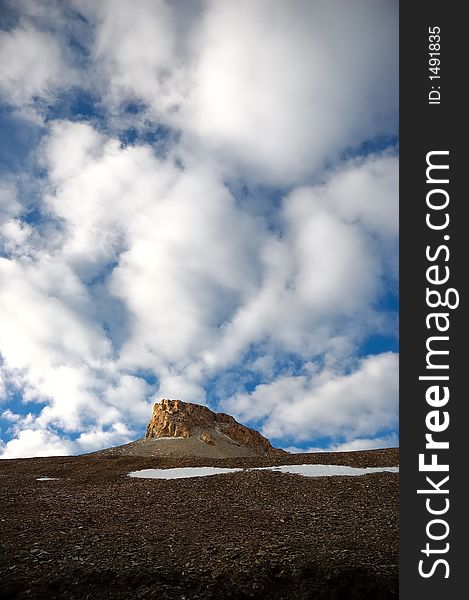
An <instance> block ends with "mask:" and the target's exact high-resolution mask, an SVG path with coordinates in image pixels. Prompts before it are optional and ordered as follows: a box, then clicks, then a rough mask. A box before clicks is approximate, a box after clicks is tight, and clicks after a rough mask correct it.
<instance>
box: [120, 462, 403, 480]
mask: <svg viewBox="0 0 469 600" xmlns="http://www.w3.org/2000/svg"><path fill="white" fill-rule="evenodd" d="M262 470H264V471H265V470H268V471H279V472H281V473H291V474H293V475H303V476H305V477H331V476H333V475H346V476H354V475H368V474H369V473H382V472H384V471H388V472H389V473H398V472H399V467H366V468H363V469H360V468H355V467H342V466H339V465H282V466H280V467H255V468H253V469H223V468H217V467H183V468H180V469H143V470H142V471H132V472H131V473H128V475H129V477H139V478H144V479H185V478H187V477H207V476H209V475H223V474H224V473H235V472H236V471H262Z"/></svg>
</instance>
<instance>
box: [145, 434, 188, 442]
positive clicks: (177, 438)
mask: <svg viewBox="0 0 469 600" xmlns="http://www.w3.org/2000/svg"><path fill="white" fill-rule="evenodd" d="M151 439H152V440H156V441H157V442H159V441H160V440H184V439H185V438H184V437H182V435H178V436H170V437H159V438H151Z"/></svg>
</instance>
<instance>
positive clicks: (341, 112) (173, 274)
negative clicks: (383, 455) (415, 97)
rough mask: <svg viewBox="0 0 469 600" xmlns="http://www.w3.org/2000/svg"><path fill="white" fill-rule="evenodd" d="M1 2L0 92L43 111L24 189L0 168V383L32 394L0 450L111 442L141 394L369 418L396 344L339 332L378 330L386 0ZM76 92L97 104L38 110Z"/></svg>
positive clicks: (375, 430)
mask: <svg viewBox="0 0 469 600" xmlns="http://www.w3.org/2000/svg"><path fill="white" fill-rule="evenodd" d="M18 6H19V9H18V10H20V12H22V16H21V18H19V19H18V20H17V21H15V22H14V24H13V26H12V27H11V29H10V30H9V31H1V32H0V50H1V49H3V50H4V52H3V53H2V52H0V56H3V58H1V59H0V74H1V73H3V75H4V76H3V78H2V81H3V83H2V84H0V86H1V85H3V87H0V94H3V99H4V100H5V101H6V102H8V103H9V104H10V105H13V106H15V107H16V108H17V109H18V110H23V111H24V110H26V109H25V107H26V108H27V107H28V106H29V105H31V104H34V103H35V102H36V101H37V99H39V100H40V102H41V103H42V104H41V106H43V107H44V108H43V110H44V111H45V112H44V114H47V115H48V117H47V119H44V120H41V124H42V125H41V126H42V129H41V132H42V134H41V135H42V138H41V139H40V142H38V145H37V146H36V147H35V149H34V151H35V154H34V155H35V156H36V157H37V164H35V165H34V167H33V168H31V171H30V172H28V173H27V174H25V177H26V178H27V179H28V188H27V191H26V192H25V189H22V188H21V186H18V185H17V183H18V182H17V179H15V177H13V176H9V177H7V178H6V179H5V182H4V183H2V184H0V234H1V236H2V245H1V248H2V257H1V258H0V280H1V285H0V314H1V317H0V351H1V358H2V362H1V365H0V375H1V379H0V381H2V382H3V388H2V389H3V391H4V394H3V396H4V398H5V399H6V400H7V401H8V399H9V398H12V397H14V398H18V397H21V398H22V402H23V403H25V404H29V403H36V404H35V405H34V408H35V410H33V411H32V412H31V414H30V416H28V418H27V419H26V418H24V417H22V416H21V415H22V414H23V413H24V410H21V411H20V410H15V407H14V406H12V408H11V411H10V412H8V410H10V409H9V408H8V409H5V410H4V411H3V413H2V414H3V415H5V416H4V417H3V419H4V420H5V422H7V423H10V425H9V427H10V433H11V435H10V434H9V436H7V438H6V439H8V437H12V439H11V440H10V441H8V442H7V444H6V445H4V446H3V456H13V455H14V454H15V453H16V455H21V456H25V455H31V454H30V453H34V452H39V451H40V450H39V449H40V448H42V449H43V450H42V451H43V452H47V453H71V452H79V451H90V450H92V449H94V448H98V447H101V446H103V445H110V444H113V443H123V442H124V441H127V440H128V439H130V438H131V437H132V436H134V435H136V432H137V431H140V430H141V427H142V425H143V424H144V423H145V421H146V419H147V418H148V415H149V413H150V406H151V403H152V402H153V401H154V400H155V399H156V398H158V397H159V396H165V397H171V396H174V397H180V398H181V399H183V400H187V401H196V402H200V403H208V404H212V405H214V404H215V406H212V407H214V408H217V406H216V404H217V403H218V401H221V405H223V407H224V408H225V409H226V410H229V411H230V412H233V413H234V414H235V415H237V416H238V417H240V418H241V419H242V420H245V421H247V422H254V423H257V422H260V423H261V424H262V427H263V431H264V433H266V434H267V435H270V436H273V437H275V438H277V439H279V440H282V439H285V440H289V441H288V443H290V444H294V443H295V439H296V440H297V441H298V442H300V441H301V442H302V441H304V442H305V443H307V442H308V440H313V442H312V443H314V438H317V437H320V436H323V437H324V436H329V437H330V438H331V440H332V441H331V444H332V445H334V444H335V446H336V447H342V446H343V448H345V447H351V446H353V444H355V443H361V444H362V445H366V444H372V443H374V442H373V441H369V440H377V439H381V438H382V437H383V435H388V434H387V433H382V432H383V431H387V430H388V429H389V430H391V429H392V428H393V427H395V425H396V394H397V387H396V386H397V383H396V381H397V379H396V372H397V371H396V370H397V357H396V355H395V354H392V353H381V354H379V355H372V356H369V357H367V358H363V357H360V352H359V348H360V347H361V345H362V344H363V343H364V341H366V339H367V338H368V337H369V336H370V335H373V334H381V335H382V336H391V337H392V336H395V311H393V310H385V309H383V307H382V306H381V302H382V300H383V298H386V297H387V295H389V294H391V295H392V294H393V293H395V288H396V279H397V261H396V256H397V158H396V156H395V155H394V154H393V150H392V148H391V149H387V150H385V151H374V152H373V151H372V150H371V151H370V149H369V148H371V149H372V148H373V143H374V141H376V139H377V138H382V137H383V136H387V135H389V134H394V133H395V116H396V92H397V87H396V81H395V76H396V53H397V37H396V31H397V30H396V11H395V7H394V3H392V2H387V1H384V2H381V3H376V2H372V1H371V0H362V1H360V2H357V3H355V4H354V5H353V7H352V5H351V4H350V3H348V2H345V1H342V2H338V1H334V2H330V3H322V2H306V1H305V2H303V1H302V0H300V1H298V2H294V3H292V2H286V1H283V0H280V1H279V2H276V3H275V6H274V7H272V3H271V2H267V1H264V0H256V1H255V2H247V1H244V0H241V1H240V2H237V3H230V2H215V1H213V2H212V1H207V2H201V3H172V2H163V1H161V2H160V1H157V2H150V1H147V0H138V1H137V2H134V3H128V2H124V1H122V2H121V1H116V2H114V1H113V2H111V1H107V0H105V1H103V2H99V3H96V2H91V1H88V0H74V1H73V2H71V6H72V7H73V10H70V11H67V10H65V9H63V7H62V5H61V4H60V3H57V2H54V1H50V2H45V1H44V2H37V3H36V2H35V3H32V2H28V0H24V1H22V2H21V3H20V4H18ZM49 9H50V10H51V11H52V13H50V14H54V18H55V19H56V20H55V27H54V29H51V27H50V24H49V25H48V21H47V14H48V10H49ZM77 14H81V15H82V16H84V17H85V19H81V18H77V17H76V15H77ZM339 14H340V18H338V17H339ZM77 41H78V42H79V43H78V44H77ZM77 48H79V50H77ZM74 52H75V53H79V54H80V56H79V57H78V55H77V56H74V55H73V53H74ZM71 65H73V67H72V66H71ZM78 72H79V77H78V76H77V73H78ZM77 86H81V92H83V93H84V94H85V95H86V93H87V94H89V93H90V90H91V88H92V92H93V98H96V99H97V100H96V102H99V110H98V109H97V107H96V106H91V105H90V107H88V108H86V109H84V111H83V113H80V116H79V118H73V120H72V118H68V117H67V118H65V117H64V114H62V113H60V111H59V110H58V109H57V114H56V113H55V112H54V110H55V108H54V107H55V106H56V105H55V98H60V97H61V94H65V95H67V97H69V98H73V94H75V93H77V89H78V88H77ZM129 106H131V107H132V108H131V110H130V112H129V110H128V109H129ZM87 111H88V112H87ZM99 115H101V116H99ZM129 127H132V128H133V131H134V133H135V138H132V143H131V142H130V138H129V137H126V135H127V134H126V133H125V132H126V128H129ZM161 128H162V129H161ZM148 132H153V133H154V134H155V135H154V136H153V137H151V136H150V137H145V135H143V134H148ZM155 132H156V133H155ZM364 142H367V144H368V146H367V147H368V150H367V152H366V153H363V152H360V151H359V149H360V147H361V145H362V144H363V143H364ZM162 148H164V152H163V151H162V150H161V149H162ZM344 156H348V157H349V158H344ZM37 167H39V169H37ZM246 381H250V382H251V388H250V389H252V391H251V392H249V393H248V392H246V390H245V388H244V383H245V382H246ZM253 382H254V383H253ZM210 386H211V387H210ZM209 389H212V391H213V390H214V389H215V390H216V395H215V396H213V394H212V395H211V393H210V392H209ZM285 399H289V401H290V402H291V407H292V411H291V412H289V411H288V410H287V409H286V408H285V406H286V405H285V403H284V400H285ZM10 413H11V414H10ZM12 415H17V416H15V417H14V418H12ZM72 433H73V434H74V435H73V436H72V435H71V434H72ZM72 437H73V440H74V441H72ZM344 440H345V441H344ZM358 440H360V441H358ZM286 443H287V442H286ZM344 444H345V445H344Z"/></svg>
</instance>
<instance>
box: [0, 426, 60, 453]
mask: <svg viewBox="0 0 469 600" xmlns="http://www.w3.org/2000/svg"><path fill="white" fill-rule="evenodd" d="M71 450H72V445H71V443H70V442H68V441H66V440H64V439H62V438H60V437H59V436H58V435H57V434H54V433H53V432H50V431H46V430H38V429H23V430H22V431H20V432H18V436H17V437H16V438H14V439H12V440H10V441H9V442H8V443H7V444H5V446H4V448H3V452H2V454H1V457H2V458H31V457H34V456H57V455H59V456H63V455H66V454H70V453H71Z"/></svg>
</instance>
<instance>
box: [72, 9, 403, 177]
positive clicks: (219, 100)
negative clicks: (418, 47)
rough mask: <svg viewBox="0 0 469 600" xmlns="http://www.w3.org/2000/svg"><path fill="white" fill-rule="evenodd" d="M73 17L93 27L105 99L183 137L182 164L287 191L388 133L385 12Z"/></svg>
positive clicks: (391, 98) (98, 12)
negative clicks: (142, 107)
mask: <svg viewBox="0 0 469 600" xmlns="http://www.w3.org/2000/svg"><path fill="white" fill-rule="evenodd" d="M116 4H117V9H116ZM77 6H78V7H79V8H80V9H81V10H85V12H86V14H87V17H88V18H89V19H91V20H92V21H93V22H94V24H95V26H96V38H95V41H94V47H93V53H94V57H95V59H96V61H97V65H98V69H100V72H101V78H102V82H103V83H102V86H103V88H104V89H105V90H109V91H110V97H111V98H112V99H113V101H114V102H115V103H119V102H126V101H129V100H134V99H138V100H141V101H143V102H144V103H146V104H147V106H148V107H149V111H150V113H149V114H152V115H153V116H155V115H157V117H158V118H159V119H163V121H165V122H166V123H168V124H170V125H173V126H175V127H177V128H180V129H181V130H182V133H183V144H184V146H185V148H186V151H187V152H186V154H185V157H186V160H188V161H193V160H194V156H195V155H197V157H198V158H197V160H200V159H201V158H202V156H203V154H205V157H206V158H209V160H213V159H215V160H216V162H217V164H218V166H221V165H224V166H225V167H226V168H227V169H233V168H235V169H238V170H239V169H241V170H242V172H243V173H244V174H246V173H249V174H250V175H251V176H254V177H256V178H260V179H262V180H266V181H268V182H270V183H272V182H288V183H293V182H296V181H301V180H304V179H305V178H308V177H309V176H310V174H311V172H317V171H318V170H320V169H322V168H323V166H324V164H325V163H326V161H328V160H336V159H337V158H338V156H339V153H340V152H341V151H343V149H344V148H346V147H347V146H356V145H358V144H360V143H361V142H363V141H365V140H366V139H370V138H372V137H373V136H377V135H386V134H389V133H391V132H393V131H394V129H395V126H396V112H397V35H398V29H397V9H396V6H395V5H394V3H393V2H390V1H385V2H378V3H377V2H374V1H372V0H360V1H359V2H354V3H353V4H351V3H350V2H346V1H344V0H335V1H331V2H328V3H327V4H326V3H323V2H311V1H310V0H307V1H302V0H300V1H297V2H288V1H286V0H279V1H278V2H276V3H275V6H274V7H273V6H272V3H271V2H269V1H268V0H256V1H255V2H252V1H250V0H240V1H239V2H236V3H234V2H218V1H213V0H212V1H208V2H204V3H203V4H202V5H201V9H200V10H199V7H198V5H197V4H195V3H194V4H193V5H191V4H190V3H186V4H184V5H181V4H169V3H165V2H147V1H145V0H142V1H140V2H136V3H135V2H134V3H132V5H131V6H130V5H129V4H128V3H125V2H118V3H116V2H109V1H107V2H100V3H97V4H96V3H90V2H77ZM339 17H340V18H339ZM116 40H119V41H118V43H116Z"/></svg>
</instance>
